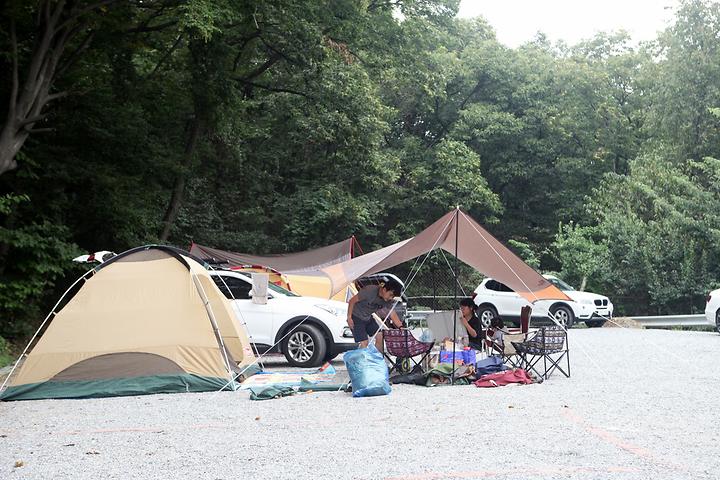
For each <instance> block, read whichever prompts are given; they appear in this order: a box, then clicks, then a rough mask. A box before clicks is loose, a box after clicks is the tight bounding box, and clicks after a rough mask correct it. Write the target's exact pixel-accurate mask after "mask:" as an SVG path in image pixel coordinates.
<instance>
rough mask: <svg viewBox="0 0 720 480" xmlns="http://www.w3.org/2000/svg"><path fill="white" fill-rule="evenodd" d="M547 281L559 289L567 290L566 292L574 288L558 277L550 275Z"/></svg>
mask: <svg viewBox="0 0 720 480" xmlns="http://www.w3.org/2000/svg"><path fill="white" fill-rule="evenodd" d="M547 281H548V282H550V283H552V284H553V285H555V286H556V287H557V288H559V289H560V290H565V291H568V292H573V291H575V289H574V288H573V287H571V286H570V285H568V284H567V283H565V282H563V281H562V280H560V279H559V278H554V277H550V278H548V279H547Z"/></svg>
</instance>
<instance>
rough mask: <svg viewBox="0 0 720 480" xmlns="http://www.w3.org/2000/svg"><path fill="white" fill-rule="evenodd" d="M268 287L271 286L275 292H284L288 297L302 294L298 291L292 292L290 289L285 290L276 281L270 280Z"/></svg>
mask: <svg viewBox="0 0 720 480" xmlns="http://www.w3.org/2000/svg"><path fill="white" fill-rule="evenodd" d="M268 288H269V289H270V290H272V291H273V292H276V293H282V294H283V295H287V296H288V297H299V296H300V295H298V294H297V293H293V292H291V291H290V290H285V289H284V288H282V287H278V286H277V285H275V284H274V283H270V282H268Z"/></svg>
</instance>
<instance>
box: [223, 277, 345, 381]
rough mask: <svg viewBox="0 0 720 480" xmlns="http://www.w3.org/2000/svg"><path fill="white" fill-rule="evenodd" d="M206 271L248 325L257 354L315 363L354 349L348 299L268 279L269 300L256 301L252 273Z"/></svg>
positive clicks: (309, 364) (304, 364)
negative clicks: (304, 292)
mask: <svg viewBox="0 0 720 480" xmlns="http://www.w3.org/2000/svg"><path fill="white" fill-rule="evenodd" d="M210 275H211V277H212V279H213V280H214V281H215V284H216V285H217V286H218V288H219V289H220V291H221V292H222V293H223V294H224V295H225V296H226V297H227V298H228V299H230V300H231V303H232V306H233V309H234V311H235V314H236V315H237V318H238V320H239V321H240V323H244V324H245V325H247V329H248V335H249V337H250V342H252V344H253V346H254V347H255V349H256V351H257V352H259V353H264V352H267V351H271V352H281V353H283V354H284V355H285V358H287V360H288V362H289V363H290V364H291V365H293V366H296V367H315V366H318V365H322V364H323V362H325V361H328V360H331V359H333V358H335V357H336V356H337V355H339V354H340V353H342V352H345V351H347V350H352V349H354V348H357V343H355V341H354V340H353V335H352V331H351V330H350V327H348V325H347V303H343V302H338V301H335V300H328V299H323V298H315V297H301V296H299V295H296V294H294V293H292V292H290V291H288V290H285V289H284V288H281V287H278V286H276V285H274V284H272V283H270V284H268V301H267V303H266V304H264V305H260V304H257V303H253V301H252V298H251V296H250V290H251V289H252V278H251V277H250V275H248V274H246V273H241V272H231V271H225V270H215V271H212V272H210ZM301 322H302V324H301V325H299V326H297V325H298V324H300V323H301Z"/></svg>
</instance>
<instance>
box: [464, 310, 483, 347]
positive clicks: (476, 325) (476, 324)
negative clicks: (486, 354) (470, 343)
mask: <svg viewBox="0 0 720 480" xmlns="http://www.w3.org/2000/svg"><path fill="white" fill-rule="evenodd" d="M468 324H470V326H471V327H472V329H473V330H475V333H476V334H477V336H475V337H473V336H470V333H469V332H468V336H470V339H471V340H475V341H479V340H483V339H484V338H485V330H483V328H482V323H480V319H479V318H478V316H477V315H475V314H474V313H473V316H472V317H471V318H470V320H468Z"/></svg>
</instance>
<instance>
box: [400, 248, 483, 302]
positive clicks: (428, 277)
mask: <svg viewBox="0 0 720 480" xmlns="http://www.w3.org/2000/svg"><path fill="white" fill-rule="evenodd" d="M423 260H424V257H420V258H418V260H417V261H415V260H413V261H412V262H406V263H403V264H401V265H398V266H397V267H395V268H393V269H392V270H391V273H394V274H395V275H397V276H398V278H400V279H401V280H403V281H404V282H405V295H406V296H407V299H408V309H409V310H452V309H454V308H457V301H456V298H457V299H460V298H463V297H471V296H472V294H473V291H474V290H475V288H477V286H478V285H479V284H480V282H481V281H482V279H483V276H482V275H481V274H480V273H478V272H476V271H475V270H474V269H473V268H472V267H470V266H468V265H465V264H464V263H462V262H459V261H458V262H457V267H458V272H457V273H458V281H457V283H456V282H455V274H454V272H455V269H456V260H455V257H454V256H452V255H450V254H448V253H446V252H444V251H442V250H435V251H434V252H432V253H431V254H430V255H429V257H428V258H427V259H425V260H424V261H423ZM421 265H422V266H421ZM418 268H419V270H418ZM456 285H457V289H456Z"/></svg>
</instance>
